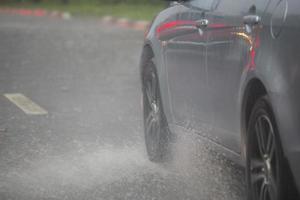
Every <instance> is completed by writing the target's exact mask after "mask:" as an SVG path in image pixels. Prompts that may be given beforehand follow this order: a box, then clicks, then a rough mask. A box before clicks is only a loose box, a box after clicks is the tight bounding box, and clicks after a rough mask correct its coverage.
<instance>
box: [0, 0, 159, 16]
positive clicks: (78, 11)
mask: <svg viewBox="0 0 300 200" xmlns="http://www.w3.org/2000/svg"><path fill="white" fill-rule="evenodd" d="M0 7H13V8H43V9H46V10H58V11H68V12H70V13H71V14H73V15H80V16H106V15H111V16H115V17H126V18H129V19H133V20H151V19H152V18H153V16H155V14H157V13H158V12H159V11H160V10H162V9H163V7H164V6H163V4H124V3H123V4H109V3H104V4H100V3H98V2H90V3H87V2H86V3H84V2H75V3H70V4H68V5H63V4H61V3H58V2H54V1H52V2H50V1H46V2H41V3H36V4H33V3H28V2H23V3H2V4H0Z"/></svg>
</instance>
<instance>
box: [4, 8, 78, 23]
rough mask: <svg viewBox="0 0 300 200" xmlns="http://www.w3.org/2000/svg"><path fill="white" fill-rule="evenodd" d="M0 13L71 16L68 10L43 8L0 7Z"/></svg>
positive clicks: (57, 16)
mask: <svg viewBox="0 0 300 200" xmlns="http://www.w3.org/2000/svg"><path fill="white" fill-rule="evenodd" d="M0 13H4V14H12V15H21V16H34V17H52V18H60V19H65V20H69V19H71V18H72V16H71V14H70V13H69V12H59V11H47V10H45V9H23V8H0Z"/></svg>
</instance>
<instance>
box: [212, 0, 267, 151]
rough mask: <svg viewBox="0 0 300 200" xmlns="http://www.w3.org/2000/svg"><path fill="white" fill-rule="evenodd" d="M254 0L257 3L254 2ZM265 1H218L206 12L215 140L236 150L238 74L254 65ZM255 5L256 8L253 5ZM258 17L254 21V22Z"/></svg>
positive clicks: (237, 148) (240, 74)
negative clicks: (209, 11)
mask: <svg viewBox="0 0 300 200" xmlns="http://www.w3.org/2000/svg"><path fill="white" fill-rule="evenodd" d="M256 1H257V2H256ZM267 2H268V0H239V1H236V0H220V2H219V3H218V6H217V7H216V9H215V10H214V12H211V13H209V16H208V18H209V19H210V27H209V29H208V30H207V32H208V33H207V34H208V42H207V71H208V88H209V94H210V95H209V96H210V97H211V99H210V102H211V104H212V107H213V122H212V132H214V133H215V134H216V138H215V140H216V141H217V142H219V143H221V144H223V145H224V146H226V147H228V148H230V149H232V150H234V151H235V152H238V153H239V152H240V143H241V137H240V136H241V134H240V130H239V125H240V123H239V122H240V119H239V118H240V113H239V106H240V104H239V102H238V96H239V89H240V81H241V78H242V74H243V72H244V71H245V70H251V68H253V67H255V55H256V50H257V48H258V45H259V42H260V41H259V37H258V36H259V34H258V31H259V29H260V21H259V20H260V19H259V18H256V16H258V12H260V14H259V15H261V12H263V11H262V10H263V7H265V6H266V5H267ZM257 6H258V7H259V9H258V8H257ZM256 20H258V21H256Z"/></svg>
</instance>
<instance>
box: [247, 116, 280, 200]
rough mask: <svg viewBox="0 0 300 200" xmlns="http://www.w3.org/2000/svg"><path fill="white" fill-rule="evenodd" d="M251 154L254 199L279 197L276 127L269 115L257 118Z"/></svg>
mask: <svg viewBox="0 0 300 200" xmlns="http://www.w3.org/2000/svg"><path fill="white" fill-rule="evenodd" d="M254 132H255V133H254V135H253V136H254V137H253V140H254V141H253V143H252V144H256V146H254V147H255V148H253V149H252V150H251V156H250V184H251V190H252V194H253V197H254V198H253V199H257V200H277V199H278V156H277V151H276V149H277V148H276V142H275V134H274V128H273V124H272V122H271V120H270V119H269V117H268V116H266V115H262V116H260V117H258V118H257V120H256V122H255V127H254Z"/></svg>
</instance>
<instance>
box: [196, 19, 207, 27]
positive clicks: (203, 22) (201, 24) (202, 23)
mask: <svg viewBox="0 0 300 200" xmlns="http://www.w3.org/2000/svg"><path fill="white" fill-rule="evenodd" d="M208 24H209V21H208V20H207V19H200V20H197V21H196V27H197V28H206V27H207V26H208Z"/></svg>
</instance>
